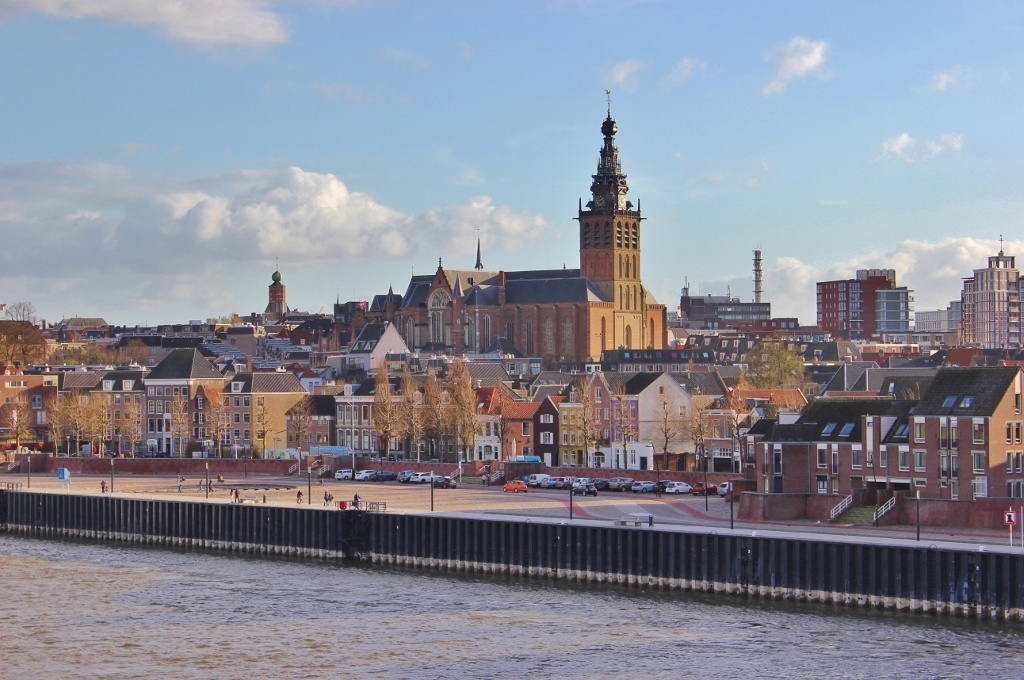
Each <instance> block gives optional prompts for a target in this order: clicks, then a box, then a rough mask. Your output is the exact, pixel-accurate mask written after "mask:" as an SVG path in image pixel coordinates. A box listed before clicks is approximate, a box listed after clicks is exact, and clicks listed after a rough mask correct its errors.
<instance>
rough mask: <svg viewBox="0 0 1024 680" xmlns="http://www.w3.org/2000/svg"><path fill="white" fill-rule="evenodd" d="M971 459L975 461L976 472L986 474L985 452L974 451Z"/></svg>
mask: <svg viewBox="0 0 1024 680" xmlns="http://www.w3.org/2000/svg"><path fill="white" fill-rule="evenodd" d="M971 458H972V459H973V461H974V468H973V470H974V472H975V473H981V474H984V472H985V452H984V451H972V452H971Z"/></svg>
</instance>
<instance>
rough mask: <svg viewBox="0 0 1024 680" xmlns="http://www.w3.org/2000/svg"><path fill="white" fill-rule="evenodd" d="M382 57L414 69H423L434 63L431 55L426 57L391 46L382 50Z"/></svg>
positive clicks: (384, 59)
mask: <svg viewBox="0 0 1024 680" xmlns="http://www.w3.org/2000/svg"><path fill="white" fill-rule="evenodd" d="M380 57H381V59H382V60H383V61H385V62H390V63H392V64H401V65H402V66H408V67H409V68H411V69H413V70H414V71H422V70H423V69H425V68H427V67H428V66H430V65H431V64H432V63H434V62H433V60H432V59H431V58H430V57H424V56H421V55H419V54H416V53H414V52H410V51H408V50H399V49H395V48H390V47H389V48H388V49H386V50H384V51H383V52H381V55H380Z"/></svg>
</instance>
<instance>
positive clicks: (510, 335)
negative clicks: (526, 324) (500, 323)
mask: <svg viewBox="0 0 1024 680" xmlns="http://www.w3.org/2000/svg"><path fill="white" fill-rule="evenodd" d="M505 339H506V340H508V341H509V342H511V343H512V344H513V345H514V344H516V323H515V321H513V320H512V319H508V320H507V321H505Z"/></svg>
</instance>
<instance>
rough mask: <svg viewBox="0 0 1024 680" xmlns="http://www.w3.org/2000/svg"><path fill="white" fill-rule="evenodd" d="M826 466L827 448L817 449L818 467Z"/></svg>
mask: <svg viewBox="0 0 1024 680" xmlns="http://www.w3.org/2000/svg"><path fill="white" fill-rule="evenodd" d="M827 466H828V449H825V448H819V449H818V467H820V468H823V467H827Z"/></svg>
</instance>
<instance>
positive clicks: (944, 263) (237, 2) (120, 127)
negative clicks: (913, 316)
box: [0, 0, 1024, 324]
mask: <svg viewBox="0 0 1024 680" xmlns="http://www.w3.org/2000/svg"><path fill="white" fill-rule="evenodd" d="M0 64H2V68H0V92H2V93H3V105H2V108H0V110H2V112H3V113H2V121H3V124H2V126H0V233H2V235H3V242H4V246H3V248H2V249H0V262H2V265H3V266H2V268H0V291H2V292H0V302H15V301H23V300H28V301H32V302H33V303H34V304H35V305H36V308H37V310H38V313H39V316H40V317H42V318H45V319H47V320H51V321H53V320H57V319H59V318H61V317H65V316H72V315H78V316H101V317H104V318H106V319H107V320H108V321H109V322H111V323H119V324H122V323H151V324H152V323H158V322H181V321H186V320H188V319H205V318H208V317H211V316H219V315H223V314H227V313H230V312H238V313H241V314H246V313H249V312H252V311H262V310H263V308H264V307H265V305H266V286H267V285H269V283H270V275H271V273H272V272H273V271H274V267H275V262H278V263H279V267H280V270H281V272H282V274H283V280H284V282H285V284H286V285H287V286H288V302H289V304H290V305H291V306H292V307H293V308H298V309H301V310H303V311H313V312H316V311H318V310H319V309H320V308H321V307H323V308H325V309H326V310H329V309H330V305H331V304H332V303H333V302H334V301H335V299H336V298H337V297H339V296H340V298H341V299H342V300H343V301H344V300H349V299H368V298H369V297H370V296H372V295H374V294H376V293H381V292H386V291H387V288H388V286H389V285H393V286H394V288H395V290H396V291H404V288H405V286H406V284H407V282H408V278H409V275H410V273H412V272H413V271H415V272H416V273H419V274H425V273H432V272H433V271H434V269H435V268H436V266H437V258H438V257H442V258H443V260H444V263H445V265H446V266H448V267H452V268H470V267H472V265H473V261H474V255H475V249H476V238H477V234H478V233H479V235H480V238H481V240H482V242H483V260H484V265H485V267H486V268H487V269H489V270H498V269H506V270H517V269H533V268H551V267H560V266H562V265H563V264H564V265H566V266H568V267H570V268H572V267H576V266H578V262H579V251H578V241H577V237H576V228H577V225H576V222H575V221H574V220H573V217H574V216H575V215H576V209H577V201H578V199H579V198H581V197H584V202H586V198H585V196H586V194H587V192H588V190H589V187H590V176H591V174H593V173H594V171H595V169H596V164H597V160H598V151H599V149H600V145H601V135H600V125H601V121H602V120H603V118H604V115H605V107H606V102H605V89H610V90H611V91H612V95H611V98H612V113H613V116H614V117H615V118H616V120H617V122H618V125H619V134H618V137H617V141H618V145H619V151H620V157H621V160H622V164H623V169H624V171H625V172H626V173H627V175H628V177H629V184H630V199H631V200H632V201H633V202H634V203H636V202H637V200H638V199H639V202H640V204H641V206H642V209H643V214H644V216H645V218H646V221H645V223H644V226H643V234H642V244H643V260H642V263H641V270H642V275H643V280H644V283H645V285H646V286H647V287H648V288H649V289H650V290H651V291H652V292H653V293H654V295H655V296H656V297H657V299H658V300H659V301H661V302H664V303H666V304H667V305H668V306H669V309H674V308H675V306H676V305H677V304H678V296H679V291H680V288H681V287H682V286H683V284H684V282H685V281H687V280H688V281H689V283H690V287H691V292H693V293H710V294H715V295H722V294H725V293H726V292H728V291H730V290H731V292H732V294H733V295H735V296H737V297H739V298H740V299H742V300H750V299H751V298H752V282H751V279H752V274H751V268H752V264H751V257H752V251H753V250H754V249H755V248H761V250H762V251H763V255H764V259H765V284H764V287H765V298H766V299H767V300H769V301H770V302H772V303H773V312H774V313H775V315H777V316H798V317H799V318H800V320H801V321H802V322H804V323H808V324H811V323H814V321H815V318H814V282H815V281H818V280H827V279H834V278H848V277H852V276H853V274H854V271H855V270H856V269H857V268H864V267H871V268H878V267H891V268H895V269H896V270H897V277H898V283H899V284H900V285H906V286H909V287H910V288H912V289H914V291H915V298H916V303H915V306H916V309H918V310H928V309H937V308H939V307H945V306H946V304H947V303H948V301H949V300H951V299H954V298H958V297H959V290H960V285H961V284H960V279H961V278H962V277H965V276H969V275H970V274H971V270H972V269H974V268H976V267H981V266H983V265H984V263H985V258H986V257H987V256H988V255H991V254H994V253H995V251H996V250H998V247H999V245H998V244H999V240H998V239H999V237H1000V235H1002V236H1004V237H1005V239H1006V243H1005V246H1004V248H1005V251H1006V252H1007V253H1008V254H1011V255H1021V256H1024V234H1022V232H1021V227H1022V226H1024V160H1022V159H1024V142H1022V140H1024V135H1022V132H1021V112H1022V111H1024V96H1022V95H1024V88H1022V83H1024V72H1022V71H1024V4H1021V3H1018V2H1011V1H1006V2H983V1H979V2H969V3H965V2H897V3H892V2H856V3H854V2H849V3H842V2H830V3H821V2H728V3H722V2H684V1H675V0H665V1H664V2H657V1H651V2H643V1H639V0H638V1H632V2H630V1H625V0H623V1H615V0H577V1H573V0H564V1H560V2H559V1H552V2H529V1H518V2H472V1H469V0H465V1H462V2H443V1H436V2H406V1H404V0H381V1H379V2H377V1H373V0H333V1H332V0H319V1H318V0H308V1H302V0H282V1H279V2H273V1H269V0H267V1H264V0H222V1H220V2H212V1H210V0H180V1H179V2H176V3H167V2H160V1H158V0H104V1H101V0H60V1H58V0H0ZM1020 264H1021V265H1022V266H1024V261H1022V262H1020Z"/></svg>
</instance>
